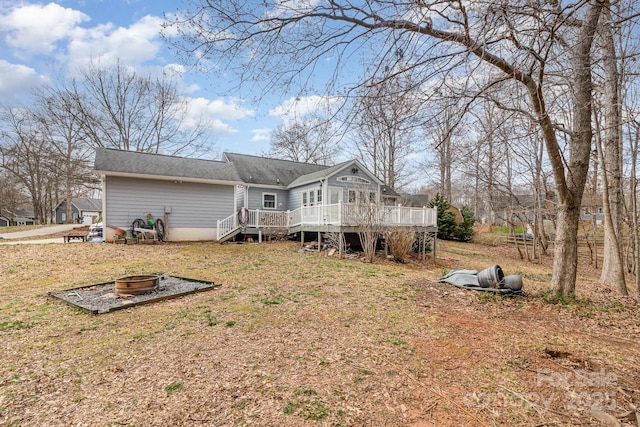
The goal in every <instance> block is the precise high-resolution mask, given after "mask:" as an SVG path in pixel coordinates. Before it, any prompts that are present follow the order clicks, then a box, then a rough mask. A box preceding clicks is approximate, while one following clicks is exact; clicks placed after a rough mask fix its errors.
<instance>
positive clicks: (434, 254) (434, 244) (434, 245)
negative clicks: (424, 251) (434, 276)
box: [433, 233, 438, 261]
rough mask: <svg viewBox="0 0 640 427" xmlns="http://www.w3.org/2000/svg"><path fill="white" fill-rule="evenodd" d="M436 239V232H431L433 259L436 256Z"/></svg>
mask: <svg viewBox="0 0 640 427" xmlns="http://www.w3.org/2000/svg"><path fill="white" fill-rule="evenodd" d="M437 240H438V233H433V260H434V261H435V260H436V259H438V258H437V256H436V241H437Z"/></svg>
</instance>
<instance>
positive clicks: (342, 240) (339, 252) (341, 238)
mask: <svg viewBox="0 0 640 427" xmlns="http://www.w3.org/2000/svg"><path fill="white" fill-rule="evenodd" d="M338 239H340V242H339V243H338V254H339V255H340V258H342V256H343V254H342V251H343V247H344V232H343V231H341V232H340V233H339V234H338Z"/></svg>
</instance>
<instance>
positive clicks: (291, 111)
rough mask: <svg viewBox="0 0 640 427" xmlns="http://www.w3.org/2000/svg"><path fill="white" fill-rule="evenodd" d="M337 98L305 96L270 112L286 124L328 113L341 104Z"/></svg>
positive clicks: (287, 102)
mask: <svg viewBox="0 0 640 427" xmlns="http://www.w3.org/2000/svg"><path fill="white" fill-rule="evenodd" d="M340 100H341V98H340V97H337V96H320V95H312V96H304V97H297V98H289V99H287V100H286V101H284V102H283V103H282V104H280V105H278V106H277V107H275V108H272V109H271V110H269V115H270V116H275V117H279V118H281V119H282V120H284V121H285V122H288V121H292V120H296V119H300V118H302V117H305V116H307V115H310V114H314V113H318V112H326V111H327V110H329V109H330V108H331V106H332V105H334V104H335V103H337V102H339V101H340Z"/></svg>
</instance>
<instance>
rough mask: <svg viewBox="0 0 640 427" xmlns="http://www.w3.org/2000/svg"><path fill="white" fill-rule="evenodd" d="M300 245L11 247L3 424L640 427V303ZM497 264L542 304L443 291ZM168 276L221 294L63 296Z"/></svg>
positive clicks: (2, 286) (496, 254)
mask: <svg viewBox="0 0 640 427" xmlns="http://www.w3.org/2000/svg"><path fill="white" fill-rule="evenodd" d="M297 249H298V245H297V244H296V243H291V242H288V243H272V244H262V245H257V244H255V245H218V244H162V245H155V246H154V245H126V246H125V245H112V244H83V243H71V244H55V245H18V246H0V342H1V345H0V360H1V363H0V425H3V426H4V425H6V426H60V425H73V426H113V425H132V426H170V425H171V426H175V425H185V426H205V425H215V426H245V425H246V426H285V425H286V426H316V425H317V426H483V425H484V426H515V425H527V426H534V425H536V426H543V425H558V426H560V425H562V426H571V425H575V426H584V425H594V426H595V425H609V424H607V423H610V425H614V424H613V422H614V421H616V422H619V423H621V424H622V425H640V424H639V423H638V421H637V420H635V418H634V417H635V412H634V411H635V410H636V408H640V385H639V384H640V368H639V366H640V352H639V350H640V346H639V344H638V339H639V338H640V316H639V314H640V310H639V307H638V298H637V295H635V294H634V296H633V297H629V298H620V297H616V296H615V295H614V294H613V293H611V292H609V291H608V290H607V289H602V288H599V287H598V286H597V285H596V283H595V278H596V277H597V272H594V271H593V270H592V269H590V268H589V267H588V266H581V269H580V271H581V277H580V283H579V284H578V290H579V293H578V301H577V302H570V303H567V304H552V303H550V302H549V301H547V300H546V298H545V297H544V294H543V293H542V290H543V289H544V286H545V284H546V282H547V281H548V279H549V277H550V275H549V274H550V268H549V264H550V263H549V260H543V262H540V263H527V262H524V261H520V260H519V259H517V258H515V257H514V254H515V253H514V252H513V251H512V250H511V249H509V248H504V247H499V246H494V247H488V246H479V245H477V244H458V243H448V242H446V243H442V244H441V245H440V246H439V253H438V255H439V256H441V257H443V259H442V260H438V262H437V263H434V262H433V261H430V262H426V263H420V262H417V261H414V262H410V263H407V264H397V263H393V262H390V261H386V260H378V261H377V262H376V263H374V264H367V263H363V262H361V261H359V260H342V259H337V258H328V257H325V256H321V255H319V254H317V253H311V252H308V253H299V252H298V251H297ZM494 263H498V264H500V265H501V266H502V268H503V270H505V273H506V274H521V275H522V276H523V277H524V281H525V290H526V291H527V295H525V296H521V297H512V298H503V297H494V296H491V295H487V294H479V293H475V292H471V291H464V290H460V289H458V288H455V287H453V286H451V285H447V284H438V283H436V282H434V279H437V278H438V277H440V276H441V275H442V274H443V273H445V272H447V271H448V270H449V269H452V268H463V267H464V268H475V269H479V270H481V269H484V268H486V267H489V266H491V265H492V264H494ZM150 272H164V273H167V274H171V275H176V276H183V277H190V278H196V279H204V280H213V281H215V282H216V283H221V284H222V286H221V287H220V288H217V289H215V290H211V291H207V292H203V293H199V294H194V295H189V296H184V297H181V298H178V299H174V300H169V301H164V302H159V303H155V304H150V305H145V306H139V307H133V308H130V309H126V310H120V311H115V312H112V313H108V314H103V315H98V316H92V315H89V314H87V313H85V312H83V311H80V310H77V309H74V308H71V307H69V306H67V305H65V304H63V303H61V302H60V301H58V300H53V299H50V298H48V296H47V292H48V291H56V290H63V289H69V288H74V287H79V286H83V285H88V284H92V283H99V282H106V281H112V280H114V279H115V278H118V277H121V276H126V275H132V274H145V273H150ZM630 412H631V413H630Z"/></svg>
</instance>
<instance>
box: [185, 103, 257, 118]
mask: <svg viewBox="0 0 640 427" xmlns="http://www.w3.org/2000/svg"><path fill="white" fill-rule="evenodd" d="M241 104H242V100H240V99H238V98H229V99H222V98H219V99H214V100H210V99H206V98H191V99H190V100H189V109H190V110H191V111H192V112H193V114H197V115H200V116H202V117H205V118H216V119H226V120H240V119H244V118H247V117H251V116H253V115H254V114H255V112H254V111H253V110H249V109H247V108H244V107H242V105H241Z"/></svg>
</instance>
